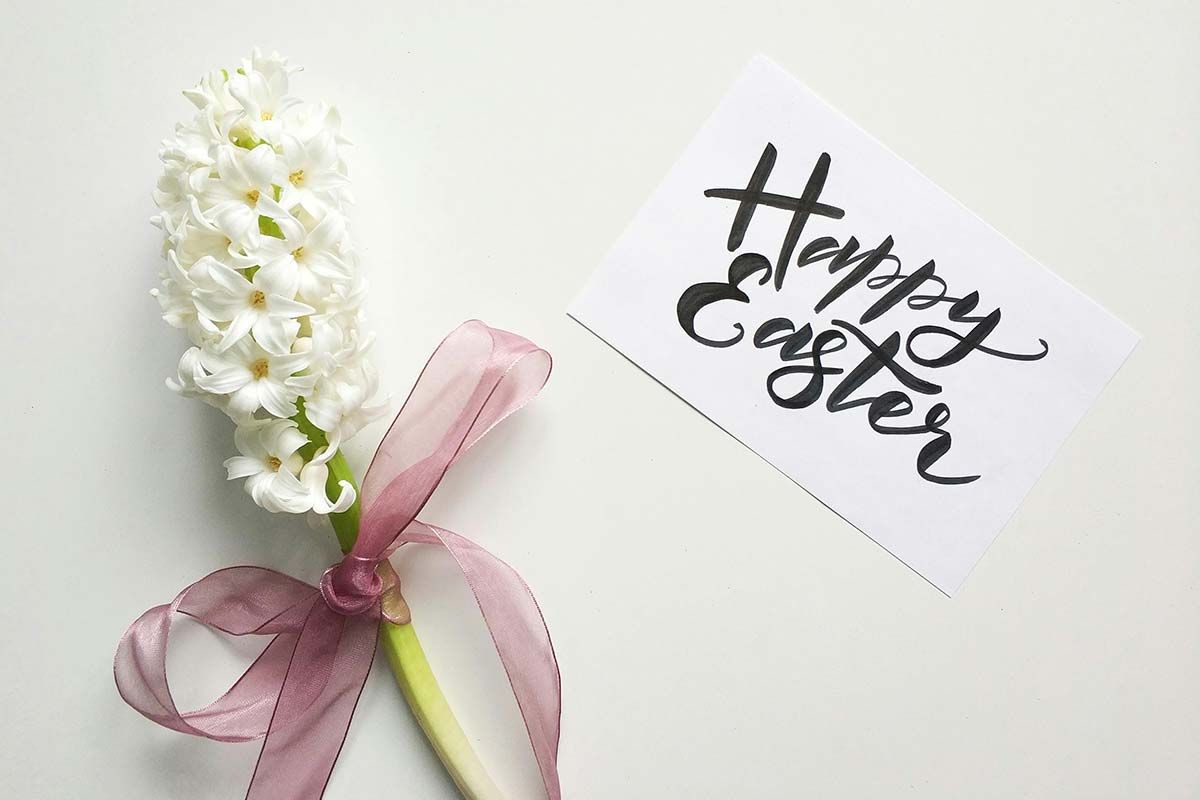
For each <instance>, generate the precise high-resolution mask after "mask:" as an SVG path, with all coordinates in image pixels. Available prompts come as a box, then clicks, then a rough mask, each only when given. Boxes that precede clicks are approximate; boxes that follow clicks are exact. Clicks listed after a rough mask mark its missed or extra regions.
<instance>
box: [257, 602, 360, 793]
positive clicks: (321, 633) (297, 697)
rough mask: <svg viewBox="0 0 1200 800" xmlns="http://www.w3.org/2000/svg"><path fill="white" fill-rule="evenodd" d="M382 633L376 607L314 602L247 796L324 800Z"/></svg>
mask: <svg viewBox="0 0 1200 800" xmlns="http://www.w3.org/2000/svg"><path fill="white" fill-rule="evenodd" d="M378 637H379V621H378V619H377V618H376V617H375V616H374V615H369V614H364V615H360V616H351V617H347V616H342V615H340V614H337V613H335V612H333V611H331V610H330V609H329V607H328V606H326V605H325V604H324V603H321V602H318V603H314V604H313V607H312V611H311V612H310V613H309V615H308V618H307V619H306V620H305V622H304V628H303V629H302V630H301V632H300V637H299V640H298V641H297V642H296V648H295V651H294V652H293V654H292V659H291V663H290V664H289V665H288V669H287V674H286V676H285V677H284V680H283V688H282V689H281V691H280V693H279V700H278V702H277V703H276V706H275V713H274V716H273V717H272V718H271V723H270V726H269V728H268V730H267V737H266V741H264V742H263V749H262V752H261V753H260V754H259V757H258V764H257V766H255V769H254V777H253V778H252V779H251V781H250V788H249V790H248V791H247V793H246V798H247V800H283V799H284V798H286V800H317V799H318V798H320V797H321V795H322V794H324V792H325V786H326V784H327V783H328V782H329V776H330V774H331V773H332V772H333V765H334V763H335V762H336V761H337V757H338V754H339V753H340V752H341V749H342V744H343V742H345V739H346V732H347V731H348V730H349V728H350V718H351V717H352V716H353V715H354V708H355V706H357V705H358V698H359V696H360V695H361V694H362V690H363V686H364V685H365V684H366V682H367V675H368V674H369V673H370V671H371V663H372V662H373V660H374V657H375V645H376V641H377V639H378Z"/></svg>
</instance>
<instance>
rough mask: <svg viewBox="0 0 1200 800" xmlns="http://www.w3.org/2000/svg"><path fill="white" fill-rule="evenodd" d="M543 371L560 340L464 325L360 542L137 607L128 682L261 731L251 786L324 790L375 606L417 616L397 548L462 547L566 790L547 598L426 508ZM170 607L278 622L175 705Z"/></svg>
mask: <svg viewBox="0 0 1200 800" xmlns="http://www.w3.org/2000/svg"><path fill="white" fill-rule="evenodd" d="M549 374H550V355H549V354H548V353H547V352H546V351H545V350H542V349H540V348H538V347H537V346H535V345H534V344H532V343H531V342H529V341H527V340H526V339H523V338H521V337H520V336H517V335H515V334H512V333H508V332H506V331H501V330H496V329H494V328H489V327H488V326H486V325H484V324H483V323H482V322H478V321H473V322H468V323H465V324H463V325H461V326H459V328H458V329H456V330H455V331H454V332H453V333H451V334H450V336H448V337H447V338H446V339H445V340H444V341H443V342H442V343H441V345H439V346H438V348H437V350H435V351H434V353H433V356H431V357H430V359H429V362H428V363H427V364H426V365H425V369H424V371H423V372H422V373H421V376H420V377H419V378H418V379H417V382H416V384H415V385H414V386H413V389H412V393H411V394H410V395H409V397H408V400H407V401H406V402H405V404H404V407H403V408H402V409H401V410H400V413H399V414H398V415H397V416H396V419H395V421H393V422H392V426H391V428H389V429H388V432H387V434H385V435H384V438H383V441H382V442H381V443H380V445H379V449H378V450H377V451H376V452H375V457H374V458H373V459H372V461H371V466H370V467H369V468H368V469H367V473H366V475H365V476H364V477H363V482H362V492H361V504H362V509H363V513H362V518H361V521H360V524H359V531H358V539H357V540H356V541H355V544H354V547H353V548H352V549H351V551H350V552H349V553H348V554H346V556H345V557H344V558H343V559H342V560H341V561H340V562H338V563H337V564H335V565H333V566H332V567H330V568H329V569H328V570H326V571H325V574H324V575H322V576H321V581H320V583H319V585H318V586H310V585H309V584H307V583H304V582H302V581H298V580H296V579H295V578H291V577H289V576H287V575H284V574H283V573H280V572H276V571H275V570H270V569H264V568H262V567H246V566H243V567H229V568H227V569H222V570H218V571H216V572H214V573H212V574H211V575H208V576H207V577H204V578H201V579H200V580H199V581H197V582H196V583H193V584H192V585H191V586H188V587H187V588H186V589H184V590H183V591H182V592H180V593H179V594H178V595H177V596H176V597H175V599H174V600H173V601H172V602H171V603H168V604H166V605H160V606H155V607H154V608H152V609H150V610H149V611H147V612H146V613H144V614H142V616H141V617H139V618H138V619H137V620H135V621H134V623H133V624H132V625H130V626H129V629H128V630H127V631H126V632H125V635H124V636H123V637H122V638H121V643H120V644H119V645H118V647H117V654H116V658H115V659H114V662H113V673H114V677H115V678H116V682H117V689H118V691H119V692H120V693H121V697H122V698H124V699H125V702H127V703H129V705H131V706H133V708H135V709H136V710H137V711H139V712H140V713H141V714H143V715H144V716H146V717H147V718H149V719H150V720H152V721H154V722H156V723H158V724H159V725H163V726H165V727H168V728H171V729H173V730H177V731H180V732H182V733H189V734H192V735H194V736H204V737H206V738H209V739H216V740H218V741H223V742H244V741H250V740H252V739H259V738H262V739H264V741H263V746H262V751H261V752H260V754H259V757H258V764H257V766H256V767H255V770H254V776H253V778H252V779H251V781H250V786H249V789H248V790H247V793H246V797H247V798H248V800H280V799H281V798H286V800H317V799H318V798H320V797H321V796H322V795H323V794H324V792H325V784H326V783H327V782H328V780H329V775H330V773H331V772H332V770H333V765H334V762H336V761H337V756H338V752H339V751H340V750H341V747H342V742H343V741H344V739H345V737H346V731H347V730H348V728H349V726H350V719H351V717H352V716H353V715H354V708H355V706H356V705H357V704H358V697H359V695H360V694H361V692H362V688H363V685H364V684H365V683H366V680H367V675H368V673H369V672H370V669H371V664H372V662H373V661H374V654H375V646H376V643H377V641H378V637H379V628H380V620H381V619H382V620H383V624H402V623H406V622H408V620H409V616H408V608H407V606H406V605H405V604H404V601H403V598H401V597H400V595H399V592H398V590H396V585H397V581H398V578H397V577H396V575H395V572H394V571H393V570H392V568H391V564H390V563H389V562H388V556H389V555H391V554H392V553H393V552H395V550H396V549H397V548H398V547H400V546H401V545H405V544H428V545H436V546H439V547H442V548H444V549H445V550H446V551H448V552H449V553H450V555H451V556H452V557H453V558H454V561H455V563H456V564H457V565H458V567H459V569H461V570H462V573H463V576H464V577H465V578H466V581H467V585H468V586H470V588H471V591H472V593H473V594H474V595H475V599H476V600H477V601H478V603H479V609H480V611H481V612H482V613H483V618H484V622H485V624H486V625H487V627H488V629H489V631H490V632H491V634H492V641H493V642H494V643H495V645H496V651H497V653H498V654H499V655H500V661H501V663H502V664H503V666H504V670H505V672H506V673H507V675H508V679H509V683H510V684H511V686H512V690H513V695H514V696H515V697H516V699H517V705H518V707H519V708H520V710H521V716H522V718H523V719H524V721H525V729H526V731H527V732H528V733H529V741H530V744H531V745H532V746H533V753H534V757H535V758H536V759H537V763H538V767H539V769H540V770H541V774H542V782H543V784H544V785H545V787H546V793H547V795H548V796H549V798H550V800H560V799H561V797H562V794H561V791H560V789H559V782H558V766H557V760H558V735H559V710H560V707H561V693H560V686H559V674H558V662H557V661H556V660H555V658H554V647H553V645H552V644H551V643H550V634H549V632H548V631H547V630H546V623H545V621H544V620H543V619H542V615H541V612H540V611H539V610H538V607H537V602H536V601H535V600H534V599H533V595H532V594H531V593H530V592H529V588H528V587H527V586H526V585H525V582H524V581H523V580H521V576H520V575H518V574H517V572H516V571H515V570H514V569H513V568H512V567H510V566H508V565H507V564H505V563H504V562H503V561H501V560H500V559H498V558H496V557H495V556H493V555H492V554H491V553H489V552H488V551H487V550H484V549H483V548H482V547H480V546H479V545H477V544H475V543H474V542H472V541H471V540H469V539H467V538H465V537H463V536H459V535H458V534H456V533H453V532H451V531H448V530H446V529H444V528H439V527H436V526H434V525H427V524H425V523H423V522H421V521H420V520H418V519H417V518H416V516H417V513H418V512H419V511H420V510H421V508H422V507H423V506H424V505H425V503H426V501H427V500H428V499H429V497H430V495H431V494H433V491H434V489H436V488H437V485H438V483H439V482H441V480H442V477H443V476H444V475H445V473H446V470H447V469H449V468H450V466H451V465H452V464H453V463H454V462H455V461H456V460H457V459H458V458H459V457H460V456H461V455H462V453H463V452H465V451H466V450H467V449H468V448H469V447H471V446H472V445H473V444H474V443H475V442H477V441H478V440H479V439H480V438H481V437H482V436H483V435H484V434H486V433H487V432H488V431H489V430H491V428H492V427H493V426H495V425H496V424H497V423H499V422H500V421H501V420H503V419H504V418H505V417H507V416H508V415H509V414H512V413H513V412H514V411H516V410H517V409H519V408H521V407H522V406H523V405H525V404H526V403H527V402H529V400H531V399H532V398H533V396H534V395H536V394H537V392H538V391H539V390H540V389H541V387H542V385H543V384H544V383H545V381H546V378H547V377H548V376H549ZM381 573H382V574H381ZM176 612H179V613H181V614H186V615H188V616H190V617H192V618H193V619H195V620H197V621H199V622H201V623H202V624H204V625H208V626H209V627H212V628H216V629H218V630H220V631H223V632H225V633H228V634H231V635H233V636H244V635H261V636H270V637H271V640H270V642H269V643H268V644H267V646H266V648H265V649H264V650H263V652H262V655H260V656H259V657H258V658H257V659H256V660H255V661H254V663H253V664H251V665H250V667H249V669H247V670H246V672H245V674H243V675H242V677H241V678H239V679H238V680H237V681H236V682H235V683H234V684H233V686H232V687H231V688H230V689H229V691H227V692H226V693H225V694H224V695H222V696H221V697H219V698H217V700H215V701H214V702H213V703H211V704H209V705H208V706H205V707H204V708H201V709H198V710H196V711H185V712H181V711H179V710H178V709H177V708H176V706H175V701H174V699H173V698H172V697H171V690H170V687H169V685H168V683H167V674H166V660H167V643H168V636H169V634H170V629H171V620H172V618H173V617H174V615H175V613H176Z"/></svg>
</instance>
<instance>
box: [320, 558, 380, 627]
mask: <svg viewBox="0 0 1200 800" xmlns="http://www.w3.org/2000/svg"><path fill="white" fill-rule="evenodd" d="M378 563H379V560H378V559H374V558H363V557H362V556H356V555H354V554H353V553H347V554H346V557H345V558H343V559H342V560H341V561H339V562H338V563H336V564H334V565H333V566H332V567H330V568H329V569H327V570H325V574H324V575H322V576H321V583H320V584H319V588H320V590H321V597H322V598H324V600H325V605H327V606H329V609H330V610H331V611H334V612H336V613H338V614H341V615H342V616H343V617H356V616H358V615H359V614H364V613H366V612H368V611H372V610H374V609H375V606H376V604H377V603H378V601H379V596H380V595H381V594H383V578H381V577H380V576H379V575H378V573H376V572H375V567H376V565H378Z"/></svg>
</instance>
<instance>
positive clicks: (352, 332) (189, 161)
mask: <svg viewBox="0 0 1200 800" xmlns="http://www.w3.org/2000/svg"><path fill="white" fill-rule="evenodd" d="M297 69H298V68H297V67H295V66H289V65H288V63H287V61H286V59H283V58H281V57H279V56H278V55H276V54H272V55H270V56H263V55H262V54H261V53H260V52H258V51H257V50H256V51H255V52H254V54H253V55H252V56H251V58H249V59H248V60H246V61H244V62H243V64H242V67H241V68H240V69H238V70H236V71H235V72H233V73H230V72H227V71H225V70H217V71H214V72H212V73H209V74H208V75H207V76H205V77H204V79H203V80H201V82H200V84H199V85H198V86H196V87H195V88H194V89H192V90H190V91H186V92H185V93H184V94H185V96H186V97H187V98H188V99H189V100H190V101H191V102H192V103H193V104H194V105H195V106H196V108H197V113H196V114H195V116H194V117H193V118H192V119H191V120H190V121H189V122H186V123H183V124H180V125H178V126H177V128H176V131H175V136H174V137H173V138H171V139H168V140H166V141H165V142H164V143H163V147H162V150H161V152H160V158H161V160H162V163H163V174H162V177H161V178H160V179H159V181H158V187H157V190H156V191H155V193H154V199H155V202H156V204H157V205H158V208H159V213H158V214H157V215H156V216H155V217H154V218H153V222H154V224H155V225H157V226H158V227H159V228H161V229H162V231H163V233H164V234H165V243H164V254H165V257H166V262H167V264H166V270H165V272H163V274H162V282H161V284H160V286H159V287H158V288H156V289H155V290H154V291H153V292H152V293H153V294H154V296H155V297H157V299H158V301H159V304H160V305H161V307H162V314H163V319H164V320H166V321H167V322H168V323H169V324H171V325H172V326H174V327H176V328H180V329H182V330H183V331H185V332H186V333H187V336H188V338H189V339H190V340H191V344H192V346H191V347H190V348H188V350H187V351H186V352H184V354H183V356H182V357H181V358H180V360H179V368H178V376H177V377H175V378H171V379H168V380H167V385H168V386H169V387H170V388H171V389H172V390H174V391H176V392H178V393H179V394H181V395H184V396H186V397H197V398H199V399H201V400H203V401H205V402H206V403H208V404H210V405H212V406H215V407H217V408H219V409H221V410H222V411H224V412H225V413H226V414H228V415H229V417H230V419H232V420H233V422H234V424H235V425H236V431H235V434H234V443H235V445H236V447H237V449H238V451H239V455H237V456H234V457H232V458H230V459H228V460H227V461H226V462H225V467H226V469H227V470H228V474H229V479H230V480H235V479H243V480H244V481H245V488H246V491H247V493H248V494H249V495H250V496H251V497H252V498H254V501H255V502H256V503H258V505H260V506H262V507H263V508H265V509H267V510H268V511H273V512H290V513H302V512H307V511H314V512H316V513H318V514H330V513H339V512H343V511H346V510H347V509H348V508H349V507H350V506H351V505H352V504H353V502H354V500H355V493H354V488H353V486H352V485H351V484H350V483H349V482H344V481H343V482H341V483H340V485H339V486H336V487H334V488H335V490H336V491H333V492H329V491H328V490H327V487H326V484H327V481H328V477H329V462H330V460H331V459H333V458H334V457H335V455H336V454H337V453H338V449H339V447H340V446H341V444H342V443H343V442H344V441H345V440H346V439H348V438H349V437H350V436H353V435H354V434H355V433H356V432H357V431H358V430H359V429H360V428H362V426H363V425H365V424H366V423H367V422H369V421H371V420H372V419H374V418H375V417H377V416H378V415H379V414H381V413H382V412H383V411H384V410H385V407H384V406H383V405H372V401H373V397H374V395H375V393H376V387H377V379H376V376H375V373H374V371H373V369H372V367H371V365H370V363H369V361H368V360H367V358H366V356H365V354H366V350H367V348H368V346H369V344H370V339H369V337H367V336H365V335H364V334H363V333H362V332H361V331H360V324H361V321H362V320H361V317H362V314H361V310H360V305H361V301H362V297H363V295H364V288H365V287H364V284H363V281H362V279H361V277H360V276H359V274H358V268H357V267H358V265H357V258H356V255H355V252H354V250H353V248H352V246H351V242H350V237H349V234H348V232H347V224H346V218H345V214H344V208H345V206H346V204H347V203H349V202H350V199H351V198H350V196H349V192H348V188H347V184H348V181H347V177H346V169H345V164H344V162H343V159H342V155H341V153H340V148H341V147H342V146H343V145H345V144H346V140H345V139H344V138H343V137H342V136H341V134H340V130H339V129H340V118H339V115H338V112H337V110H336V109H334V108H333V107H330V106H326V105H324V104H311V103H304V102H301V101H300V100H299V99H298V98H296V97H294V96H292V95H291V94H289V79H290V77H291V76H292V74H293V73H294V72H296V71H297ZM330 495H336V499H331V497H330Z"/></svg>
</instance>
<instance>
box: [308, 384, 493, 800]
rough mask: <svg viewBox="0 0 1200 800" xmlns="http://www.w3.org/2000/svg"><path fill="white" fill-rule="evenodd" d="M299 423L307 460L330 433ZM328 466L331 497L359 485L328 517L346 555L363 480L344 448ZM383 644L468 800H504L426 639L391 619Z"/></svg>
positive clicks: (400, 682)
mask: <svg viewBox="0 0 1200 800" xmlns="http://www.w3.org/2000/svg"><path fill="white" fill-rule="evenodd" d="M295 420H296V424H297V425H298V426H299V428H300V430H301V432H303V433H304V434H306V435H307V436H308V438H309V444H308V445H305V447H303V448H301V450H300V452H301V454H302V455H303V456H304V458H305V459H310V458H312V456H313V455H314V454H315V453H316V451H317V450H318V449H319V448H321V447H324V446H325V444H326V443H327V440H326V438H325V432H324V431H322V430H321V429H320V428H317V427H316V426H315V425H313V424H312V423H311V422H309V420H308V418H307V417H306V416H305V415H304V408H303V406H301V407H300V411H299V413H298V414H297V415H296V417H295ZM327 466H328V467H329V478H328V480H327V481H326V484H325V491H326V493H327V494H328V495H329V496H330V497H337V496H338V494H339V493H340V491H341V486H340V483H341V481H347V482H348V483H349V484H350V485H351V486H353V487H354V493H355V499H354V504H353V505H352V506H350V508H349V509H347V510H346V511H344V512H342V513H340V514H330V515H329V521H330V522H331V523H332V524H333V530H334V533H336V534H337V539H338V544H339V545H340V546H341V548H342V552H343V553H347V552H349V551H350V548H352V547H353V546H354V541H355V539H357V538H358V522H359V517H360V515H361V506H360V504H359V500H358V495H359V491H358V482H357V481H356V480H355V479H354V473H353V471H352V470H351V469H350V465H349V464H347V463H346V459H345V457H343V456H342V453H341V451H340V450H339V451H338V452H337V453H335V454H334V456H333V458H331V459H329V461H328V463H327ZM379 640H380V644H381V645H382V646H383V651H384V653H386V654H387V659H388V664H390V665H391V667H392V673H393V674H394V675H395V676H396V683H397V684H398V685H399V686H400V691H401V693H402V694H403V695H404V699H405V700H406V701H408V706H409V708H410V709H411V710H412V714H413V716H414V717H415V718H416V720H417V723H418V724H420V726H421V730H423V731H424V732H425V736H426V738H427V739H429V743H430V744H431V745H432V746H433V750H434V752H436V753H437V756H438V758H440V759H441V761H442V764H443V765H445V767H446V771H447V772H448V773H450V777H451V779H452V780H453V781H454V785H455V786H457V787H458V790H459V792H461V793H462V796H463V798H464V800H502V798H503V795H502V794H501V792H500V790H499V789H498V788H497V787H496V784H495V783H494V782H493V781H492V779H491V776H489V775H488V773H487V770H486V769H484V766H483V763H482V762H481V761H480V760H479V756H477V755H476V754H475V750H474V748H472V747H471V742H470V741H469V740H468V739H467V735H466V734H465V733H463V729H462V726H460V725H459V724H458V720H457V719H455V717H454V712H453V711H451V710H450V704H449V703H448V702H447V701H446V696H445V695H444V694H442V689H441V687H440V686H439V685H438V682H437V678H436V677H434V674H433V669H432V668H431V667H430V666H429V660H428V659H427V658H426V657H425V650H424V649H423V648H422V647H421V640H420V639H418V638H417V631H416V629H415V628H414V627H413V625H412V623H411V622H408V623H405V624H403V625H394V624H392V623H391V622H388V621H387V620H384V621H382V622H381V623H380V627H379Z"/></svg>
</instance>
